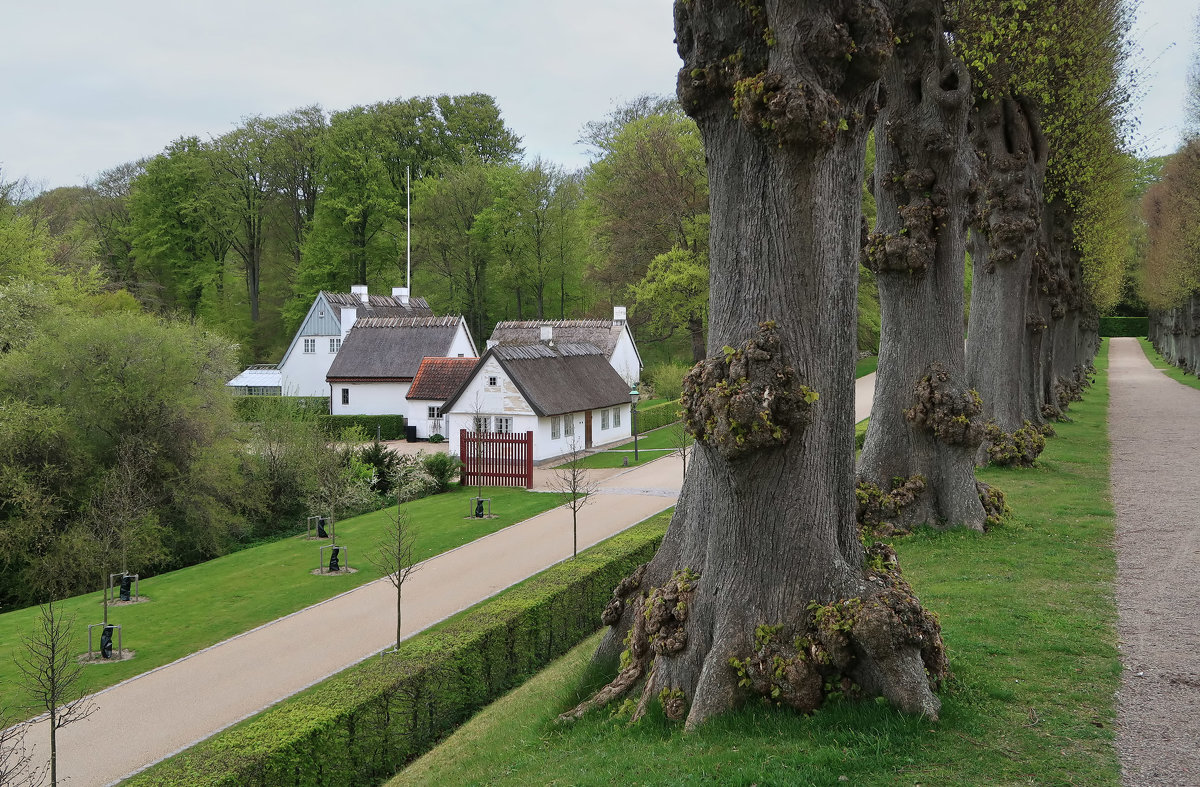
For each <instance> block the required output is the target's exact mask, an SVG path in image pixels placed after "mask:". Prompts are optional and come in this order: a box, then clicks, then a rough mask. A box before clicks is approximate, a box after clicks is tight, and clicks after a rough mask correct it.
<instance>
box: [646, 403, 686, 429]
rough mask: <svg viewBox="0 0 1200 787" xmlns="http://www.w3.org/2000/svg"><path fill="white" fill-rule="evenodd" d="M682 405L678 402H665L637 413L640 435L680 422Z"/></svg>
mask: <svg viewBox="0 0 1200 787" xmlns="http://www.w3.org/2000/svg"><path fill="white" fill-rule="evenodd" d="M681 406H682V405H680V404H679V402H676V401H670V402H663V403H662V404H656V405H654V406H653V407H647V408H646V409H645V410H638V411H637V427H638V434H645V433H646V432H649V431H651V430H653V429H658V428H660V427H663V426H666V425H667V424H673V423H675V422H676V421H678V420H679V408H680V407H681Z"/></svg>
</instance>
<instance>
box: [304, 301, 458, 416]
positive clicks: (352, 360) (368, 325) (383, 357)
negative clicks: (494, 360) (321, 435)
mask: <svg viewBox="0 0 1200 787" xmlns="http://www.w3.org/2000/svg"><path fill="white" fill-rule="evenodd" d="M343 313H344V310H343ZM477 354H478V353H477V352H476V350H475V342H474V341H473V340H472V339H471V333H470V331H468V330H467V321H466V320H464V319H463V318H462V317H367V318H365V319H360V320H357V321H355V323H354V328H353V330H351V331H350V332H349V333H348V334H347V336H346V341H345V342H344V343H343V344H342V347H341V351H340V352H338V354H337V358H335V359H334V361H333V363H332V364H330V366H329V372H328V373H327V374H326V376H325V380H326V384H327V386H328V387H327V388H326V389H325V393H326V394H328V395H329V397H330V403H331V404H330V411H331V412H332V413H333V414H334V415H404V416H408V402H407V400H406V398H405V397H406V396H407V395H408V390H409V387H410V386H411V385H412V382H413V378H414V377H416V375H417V371H418V369H420V367H421V360H422V359H423V358H428V357H436V358H474V357H475V356H476V355H477Z"/></svg>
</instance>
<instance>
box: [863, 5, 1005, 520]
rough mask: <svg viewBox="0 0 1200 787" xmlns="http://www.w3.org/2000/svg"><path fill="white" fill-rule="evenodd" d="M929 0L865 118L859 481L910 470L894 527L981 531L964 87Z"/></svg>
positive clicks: (905, 25) (914, 12)
mask: <svg viewBox="0 0 1200 787" xmlns="http://www.w3.org/2000/svg"><path fill="white" fill-rule="evenodd" d="M941 6H942V2H941V0H914V2H911V3H910V4H909V12H908V14H907V15H906V16H905V17H904V18H903V19H902V20H901V21H900V23H899V24H896V25H894V28H895V30H896V31H897V34H898V35H899V36H900V38H901V41H902V43H901V44H900V45H899V47H898V48H897V53H896V57H894V58H893V59H892V61H891V63H890V64H889V65H888V68H887V71H886V73H885V76H884V81H883V88H884V94H885V96H886V100H885V102H884V106H883V109H882V110H881V112H880V114H879V119H878V120H877V121H876V123H875V151H876V154H875V155H876V159H875V199H876V205H877V207H878V214H877V215H878V218H877V219H876V226H875V232H874V233H873V234H872V235H871V236H870V237H869V238H868V242H867V248H866V250H865V253H864V264H865V265H866V266H867V267H868V268H870V269H871V271H872V272H874V274H875V281H876V283H877V285H878V287H879V309H880V316H881V318H882V326H883V329H882V331H881V335H880V343H879V371H878V376H877V377H876V380H875V398H874V402H873V403H872V406H871V426H870V429H868V431H867V439H866V443H865V445H864V446H863V452H862V459H861V461H860V462H859V466H858V475H859V479H860V480H861V481H863V482H866V483H869V484H872V485H874V486H875V487H877V488H878V489H879V490H881V491H882V492H885V493H886V492H889V491H890V490H891V487H892V483H893V481H892V479H896V478H905V479H907V478H911V477H913V476H918V475H919V476H921V477H922V478H923V479H924V490H923V491H922V492H920V493H918V494H917V496H916V498H915V499H914V500H913V501H912V502H911V503H909V504H908V505H907V506H905V507H904V508H903V509H902V510H900V511H899V512H897V514H896V518H895V521H894V522H893V523H891V524H894V525H896V526H898V527H900V528H901V529H907V528H908V527H911V526H912V525H917V524H923V523H929V524H932V525H942V524H946V525H964V526H966V527H970V528H974V529H976V530H982V529H983V526H984V522H985V521H986V518H987V516H986V514H985V512H984V508H983V505H982V503H981V502H980V499H979V492H978V489H977V486H976V482H975V449H976V448H977V447H978V445H979V442H980V440H981V439H982V437H983V427H982V423H981V422H980V420H979V418H978V414H979V411H980V405H979V403H978V402H977V401H976V398H975V396H974V394H973V392H971V391H969V390H968V389H967V385H966V352H965V350H964V347H963V340H964V337H963V331H962V314H963V275H964V269H965V253H966V239H967V221H968V202H969V191H970V172H971V160H972V158H973V156H974V151H973V150H972V149H971V148H970V146H969V144H968V139H967V114H968V111H969V109H970V106H971V84H970V78H969V75H968V74H967V69H966V67H965V66H964V65H963V64H962V62H961V61H959V60H958V59H957V58H955V57H953V55H952V54H951V53H950V51H949V46H948V44H947V43H946V40H945V34H944V29H943V25H942V18H941Z"/></svg>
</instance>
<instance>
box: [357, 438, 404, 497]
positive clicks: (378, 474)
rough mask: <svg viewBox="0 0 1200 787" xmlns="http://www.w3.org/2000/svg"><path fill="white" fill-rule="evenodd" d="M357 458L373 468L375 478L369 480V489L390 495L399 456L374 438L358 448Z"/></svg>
mask: <svg viewBox="0 0 1200 787" xmlns="http://www.w3.org/2000/svg"><path fill="white" fill-rule="evenodd" d="M358 458H359V460H360V461H362V462H363V463H364V464H368V465H370V466H371V467H373V468H374V469H375V480H374V481H372V482H371V489H373V490H374V491H375V492H376V493H378V494H381V495H390V494H391V492H392V485H393V483H394V480H395V475H396V467H397V466H398V465H399V464H400V457H399V456H398V455H397V454H396V453H395V452H394V451H391V450H389V449H388V448H387V446H385V445H384V444H383V443H381V442H379V441H378V440H375V441H373V442H372V443H371V444H370V445H368V446H366V447H365V448H361V449H359V451H358Z"/></svg>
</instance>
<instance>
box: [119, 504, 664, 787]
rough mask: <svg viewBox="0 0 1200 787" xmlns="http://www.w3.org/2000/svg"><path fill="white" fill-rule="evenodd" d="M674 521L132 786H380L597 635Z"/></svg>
mask: <svg viewBox="0 0 1200 787" xmlns="http://www.w3.org/2000/svg"><path fill="white" fill-rule="evenodd" d="M666 522H667V517H665V516H660V517H655V518H653V519H651V520H648V521H647V522H644V523H642V524H640V525H637V526H635V527H633V528H630V529H629V530H627V531H625V532H624V533H621V534H619V535H617V536H614V537H613V538H611V539H609V540H608V541H606V542H604V543H602V544H599V545H597V546H595V547H593V548H591V549H589V550H586V551H585V552H582V553H580V555H579V557H578V558H576V559H575V560H573V561H566V562H564V563H560V564H558V565H556V566H554V567H552V568H550V569H548V570H546V571H544V572H542V573H541V574H538V575H537V576H535V577H533V578H531V579H529V580H526V581H525V582H524V583H522V584H520V585H518V586H516V587H514V588H512V589H510V590H508V591H506V592H504V593H502V594H501V595H500V596H497V597H496V598H494V599H492V600H490V601H485V602H483V603H481V604H479V605H477V606H475V607H473V608H472V609H469V610H467V611H465V612H462V613H459V614H458V615H456V616H454V617H452V618H450V619H449V620H447V621H446V622H445V623H442V624H441V625H439V626H436V627H434V628H432V629H430V630H428V631H426V632H423V633H421V634H418V635H416V636H414V637H412V638H410V639H408V640H406V641H404V642H403V643H401V645H400V649H399V652H398V653H389V654H387V655H385V656H384V657H382V658H379V657H376V658H371V659H368V660H367V661H365V662H363V663H362V664H360V665H358V666H357V667H352V668H351V669H349V670H346V671H345V672H342V673H341V674H339V675H336V676H334V677H333V678H330V679H329V680H327V681H325V682H323V683H321V684H319V685H318V686H316V687H315V688H314V689H312V690H311V691H309V692H307V693H305V694H302V695H299V696H297V697H296V698H293V699H292V700H289V701H286V702H284V703H282V704H280V705H278V706H276V707H275V708H272V709H270V710H267V711H264V712H263V713H262V714H260V715H259V716H257V717H255V718H254V719H251V720H250V721H248V722H245V723H243V724H240V725H238V726H236V727H233V728H231V729H229V730H226V731H225V732H223V733H220V734H218V735H216V736H214V737H212V738H209V739H208V740H206V741H203V742H201V743H199V744H197V745H196V746H194V747H192V748H191V749H188V750H187V751H185V752H183V753H182V754H179V755H177V756H176V757H173V758H171V759H170V760H167V761H165V762H163V763H160V764H159V765H157V766H155V767H153V768H151V769H150V770H147V771H145V772H143V773H141V774H139V775H137V776H135V777H134V778H132V779H130V780H129V781H128V782H126V784H130V785H158V784H172V785H192V786H194V787H204V786H207V785H212V786H214V787H215V786H216V785H221V786H223V787H224V786H228V787H233V786H234V785H239V786H240V785H251V786H252V787H257V786H259V785H272V786H274V785H363V784H379V783H381V782H383V781H384V780H386V779H389V778H391V777H392V776H393V775H394V774H395V773H396V772H397V771H398V770H400V768H401V767H403V766H404V764H405V763H407V762H409V761H411V760H412V759H414V758H416V757H417V756H419V755H421V754H423V753H424V752H425V751H427V750H428V749H429V748H431V747H432V746H433V745H434V744H435V743H436V742H437V741H439V740H441V739H442V738H443V737H445V736H446V735H447V734H448V733H450V732H451V731H452V730H454V729H455V728H457V727H458V726H459V725H461V724H462V723H463V722H465V721H466V720H467V719H468V718H470V716H471V715H472V714H473V713H475V711H477V710H479V709H480V708H482V707H483V706H485V705H487V704H488V703H490V702H492V701H493V700H495V699H496V698H498V697H500V696H501V695H502V694H504V693H505V692H506V691H508V690H509V689H511V688H513V687H514V686H516V685H518V684H520V683H521V682H522V681H524V680H525V679H526V678H527V677H529V676H530V675H532V674H534V673H535V672H537V671H539V670H540V669H542V668H543V667H544V666H545V665H546V664H548V663H549V662H550V661H551V660H552V659H555V658H557V657H558V656H560V655H562V654H563V653H565V652H566V651H567V650H569V649H570V648H572V647H573V646H575V645H576V644H578V643H579V642H580V641H581V640H582V639H584V638H585V637H587V636H588V635H590V634H591V633H592V632H594V631H595V630H596V628H597V626H598V625H599V622H600V612H601V611H602V610H603V609H604V606H605V605H606V604H607V603H608V601H609V599H610V598H611V597H612V591H613V588H614V587H615V586H616V585H617V583H618V582H620V580H621V579H622V578H624V577H626V576H628V575H629V574H630V573H632V572H633V570H634V569H635V568H636V567H637V566H638V565H640V564H641V563H644V562H646V561H648V560H649V559H650V558H651V557H653V555H654V552H655V551H656V550H657V549H658V545H659V543H660V542H661V541H662V536H663V532H664V530H665V527H666Z"/></svg>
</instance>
